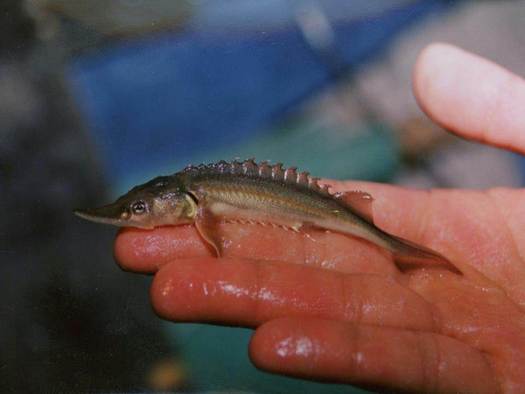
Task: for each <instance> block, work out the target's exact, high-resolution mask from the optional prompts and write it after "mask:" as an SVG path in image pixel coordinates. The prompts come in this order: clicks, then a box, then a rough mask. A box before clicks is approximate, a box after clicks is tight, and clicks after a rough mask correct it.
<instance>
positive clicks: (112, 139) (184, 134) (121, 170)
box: [70, 1, 447, 181]
mask: <svg viewBox="0 0 525 394" xmlns="http://www.w3.org/2000/svg"><path fill="white" fill-rule="evenodd" d="M446 7H447V5H446V3H444V2H442V1H416V2H413V3H410V4H408V5H403V6H401V7H397V8H393V9H389V10H386V11H383V12H381V13H380V14H377V15H375V16H374V17H373V18H371V17H370V18H364V19H361V20H357V21H356V20H354V21H353V22H349V23H344V22H342V21H337V23H336V24H334V26H333V27H334V32H335V42H336V45H335V47H336V48H337V51H338V53H339V55H340V58H341V59H342V61H343V62H344V65H345V67H346V68H347V69H348V71H351V70H354V69H355V68H356V67H357V66H359V65H361V64H363V63H365V62H366V61H368V60H370V59H371V58H373V57H374V56H375V55H377V54H378V52H380V51H381V49H383V48H384V47H385V46H387V45H388V43H389V42H390V41H391V40H392V39H393V38H394V37H395V36H396V34H397V33H399V32H400V31H402V30H403V29H404V28H406V27H407V26H408V25H409V24H410V23H412V22H414V21H416V20H418V19H419V18H421V17H423V16H425V15H427V14H429V13H431V12H434V13H435V12H436V11H442V10H444V9H445V8H446ZM331 78H332V76H331V74H330V69H329V67H327V65H326V64H324V63H323V60H322V59H321V58H320V57H319V56H318V55H317V54H316V53H315V51H314V50H312V48H311V47H310V46H309V45H308V43H307V42H306V41H305V39H304V37H303V36H302V33H301V31H300V30H299V28H298V27H297V26H294V25H290V26H288V27H287V28H284V29H278V30H276V31H269V32H268V31H262V30H258V31H252V32H245V33H243V34H240V33H239V32H238V31H237V32H232V31H230V32H227V31H225V32H223V33H218V32H217V31H207V32H195V31H188V32H179V33H165V34H162V35H156V36H154V37H149V38H142V39H140V40H136V41H132V42H129V41H128V42H124V43H122V44H119V45H113V46H111V47H108V48H105V49H103V50H98V51H97V52H94V53H91V54H85V55H83V56H80V57H79V58H77V59H76V61H75V62H74V63H73V64H72V65H71V68H70V82H71V85H72V88H73V92H74V94H75V96H76V99H77V101H78V103H79V105H80V107H81V109H82V110H83V112H84V114H85V116H86V119H87V122H88V125H89V126H90V130H91V131H92V133H93V137H94V139H95V140H96V143H97V144H98V147H99V148H100V149H101V152H102V155H103V159H104V160H105V164H106V168H107V170H108V176H109V178H110V179H113V180H115V179H118V180H120V181H122V179H125V178H126V177H128V176H129V175H130V174H136V173H137V172H138V173H144V172H147V171H148V170H149V169H151V170H154V169H156V168H159V167H163V166H165V165H166V163H167V162H168V163H173V164H174V165H175V167H174V169H176V168H177V167H176V166H178V165H179V164H187V163H188V162H190V161H191V158H192V157H193V156H194V155H195V154H199V155H200V156H202V153H203V152H207V151H212V150H215V149H217V148H221V147H225V146H228V145H229V144H235V143H238V142H245V141H246V140H249V139H250V138H251V137H253V135H254V134H255V133H256V132H259V133H261V132H263V131H262V130H263V129H264V128H265V127H266V126H268V125H270V124H271V122H272V121H274V120H275V119H276V118H278V117H279V116H280V115H282V114H283V113H285V112H286V111H287V110H289V109H291V108H293V107H294V106H295V105H296V104H297V103H299V102H301V100H303V99H304V98H305V97H307V96H308V95H310V94H312V93H314V92H316V91H318V90H320V89H321V88H323V86H325V85H327V84H328V83H330V82H331Z"/></svg>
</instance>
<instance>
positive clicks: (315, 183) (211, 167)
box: [183, 159, 331, 196]
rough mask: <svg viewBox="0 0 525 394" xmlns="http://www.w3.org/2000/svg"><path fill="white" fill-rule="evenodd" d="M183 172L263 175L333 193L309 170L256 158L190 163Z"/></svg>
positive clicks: (317, 190)
mask: <svg viewBox="0 0 525 394" xmlns="http://www.w3.org/2000/svg"><path fill="white" fill-rule="evenodd" d="M183 172H204V173H213V174H232V175H247V176H250V177H261V178H267V179H273V180H276V181H284V182H287V183H291V184H296V185H299V186H302V187H306V188H308V189H310V190H313V191H316V192H318V193H321V194H324V195H327V196H330V195H331V194H330V193H329V191H328V186H327V185H319V178H315V177H311V176H310V174H309V173H308V172H300V173H298V172H297V168H296V167H290V168H286V169H285V168H283V165H282V164H281V163H277V164H274V165H270V164H269V163H268V162H267V161H262V162H260V163H256V162H255V159H247V160H244V161H238V160H234V161H231V162H227V161H224V160H221V161H218V162H216V163H211V164H200V165H198V166H193V165H189V166H187V167H186V168H185V169H184V170H183Z"/></svg>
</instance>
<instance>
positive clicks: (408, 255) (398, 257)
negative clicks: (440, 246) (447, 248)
mask: <svg viewBox="0 0 525 394" xmlns="http://www.w3.org/2000/svg"><path fill="white" fill-rule="evenodd" d="M390 237H392V241H391V245H390V246H391V251H392V253H393V255H394V260H395V261H396V263H397V264H399V265H400V266H401V267H402V268H416V267H424V266H433V267H443V268H447V269H449V270H450V271H452V272H454V273H457V274H462V272H461V271H460V270H459V269H458V268H457V267H456V266H455V265H454V264H452V263H451V262H450V260H448V259H447V258H446V257H445V256H443V255H441V254H439V253H438V252H435V251H433V250H432V249H429V248H425V247H424V246H420V245H417V244H416V243H414V242H410V241H408V240H406V239H403V238H400V237H396V236H393V235H390Z"/></svg>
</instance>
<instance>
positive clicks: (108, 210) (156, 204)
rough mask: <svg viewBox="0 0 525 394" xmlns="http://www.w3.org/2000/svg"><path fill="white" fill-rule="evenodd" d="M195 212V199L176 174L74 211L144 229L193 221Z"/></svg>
mask: <svg viewBox="0 0 525 394" xmlns="http://www.w3.org/2000/svg"><path fill="white" fill-rule="evenodd" d="M196 213H197V203H196V200H195V199H194V198H193V196H192V195H191V194H190V193H188V192H187V191H185V190H184V187H183V185H182V183H181V182H180V181H178V179H176V178H175V177H158V178H155V179H153V180H151V181H149V182H147V183H144V184H143V185H139V186H136V187H134V188H133V189H131V190H130V191H128V192H127V193H126V194H124V195H122V196H121V197H119V198H118V199H117V200H116V201H115V202H113V203H111V204H108V205H104V206H101V207H98V208H90V209H81V210H76V211H75V214H76V215H78V216H80V217H81V218H83V219H87V220H90V221H92V222H97V223H104V224H111V225H114V226H119V227H138V228H144V229H151V228H154V227H158V226H164V225H177V224H183V223H191V222H192V221H193V219H194V217H195V215H196Z"/></svg>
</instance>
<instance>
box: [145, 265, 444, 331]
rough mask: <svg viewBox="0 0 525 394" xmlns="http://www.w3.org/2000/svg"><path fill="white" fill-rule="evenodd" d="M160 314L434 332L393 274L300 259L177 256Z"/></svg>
mask: <svg viewBox="0 0 525 394" xmlns="http://www.w3.org/2000/svg"><path fill="white" fill-rule="evenodd" d="M150 294H151V300H152V305H153V308H154V309H155V311H156V312H157V314H158V315H159V316H161V317H163V318H165V319H168V320H174V321H185V322H188V321H191V322H212V323H220V324H227V325H242V326H249V327H254V326H257V325H259V324H261V323H262V322H265V321H267V320H270V319H274V318H276V317H282V316H314V317H323V318H330V319H337V320H345V321H355V322H365V323H370V324H378V325H385V326H392V327H404V328H412V329H424V330H433V329H436V327H435V325H436V323H435V321H434V318H433V315H432V313H431V310H430V308H429V306H428V304H427V303H426V301H424V300H423V298H421V297H420V296H418V295H417V294H416V293H414V292H412V291H411V290H409V289H407V288H405V287H403V286H401V285H400V284H399V283H397V282H396V281H395V280H394V279H390V278H385V277H380V276H377V275H347V274H340V273H336V272H331V271H328V270H322V269H317V268H311V267H305V266H301V265H295V264H279V263H274V262H255V261H245V260H230V259H215V258H203V259H191V260H179V261H175V262H173V263H170V264H167V265H165V266H164V267H162V268H161V269H160V270H159V272H158V273H157V274H156V276H155V279H154V281H153V284H152V286H151V293H150Z"/></svg>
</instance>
